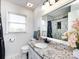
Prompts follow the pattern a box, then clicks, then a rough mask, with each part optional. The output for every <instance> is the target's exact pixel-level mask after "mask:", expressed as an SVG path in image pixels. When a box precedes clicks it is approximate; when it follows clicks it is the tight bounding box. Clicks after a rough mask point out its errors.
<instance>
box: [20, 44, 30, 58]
mask: <svg viewBox="0 0 79 59" xmlns="http://www.w3.org/2000/svg"><path fill="white" fill-rule="evenodd" d="M28 50H29V46H28V45H26V46H23V47H22V48H21V53H22V59H29V58H28Z"/></svg>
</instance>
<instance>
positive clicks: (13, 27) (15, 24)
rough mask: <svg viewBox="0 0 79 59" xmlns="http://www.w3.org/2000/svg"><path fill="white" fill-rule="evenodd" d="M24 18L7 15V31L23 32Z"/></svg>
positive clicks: (24, 27) (24, 26)
mask: <svg viewBox="0 0 79 59" xmlns="http://www.w3.org/2000/svg"><path fill="white" fill-rule="evenodd" d="M25 29H26V17H25V16H22V15H18V14H14V13H9V19H8V31H9V32H25Z"/></svg>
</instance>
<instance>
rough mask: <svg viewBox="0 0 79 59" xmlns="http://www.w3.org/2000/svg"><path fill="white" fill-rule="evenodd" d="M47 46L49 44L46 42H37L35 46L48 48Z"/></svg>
mask: <svg viewBox="0 0 79 59" xmlns="http://www.w3.org/2000/svg"><path fill="white" fill-rule="evenodd" d="M47 46H48V44H46V43H36V44H35V47H37V48H41V49H44V48H47Z"/></svg>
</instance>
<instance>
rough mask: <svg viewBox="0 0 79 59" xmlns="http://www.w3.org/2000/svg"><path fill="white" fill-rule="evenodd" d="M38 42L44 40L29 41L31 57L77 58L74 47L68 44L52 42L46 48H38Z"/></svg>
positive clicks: (40, 58) (35, 58)
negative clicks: (74, 54)
mask: <svg viewBox="0 0 79 59" xmlns="http://www.w3.org/2000/svg"><path fill="white" fill-rule="evenodd" d="M37 43H44V41H43V40H37V41H31V42H30V43H28V45H29V46H30V49H29V59H76V58H75V57H73V49H71V48H70V47H68V46H67V45H64V44H60V43H56V42H50V43H48V44H47V45H48V46H47V47H46V48H38V47H36V46H35V44H37ZM45 44H46V43H45Z"/></svg>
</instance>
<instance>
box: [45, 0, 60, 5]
mask: <svg viewBox="0 0 79 59" xmlns="http://www.w3.org/2000/svg"><path fill="white" fill-rule="evenodd" d="M58 1H59V0H46V1H44V3H43V5H46V3H49V5H50V6H52V5H53V4H54V3H56V2H58Z"/></svg>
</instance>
